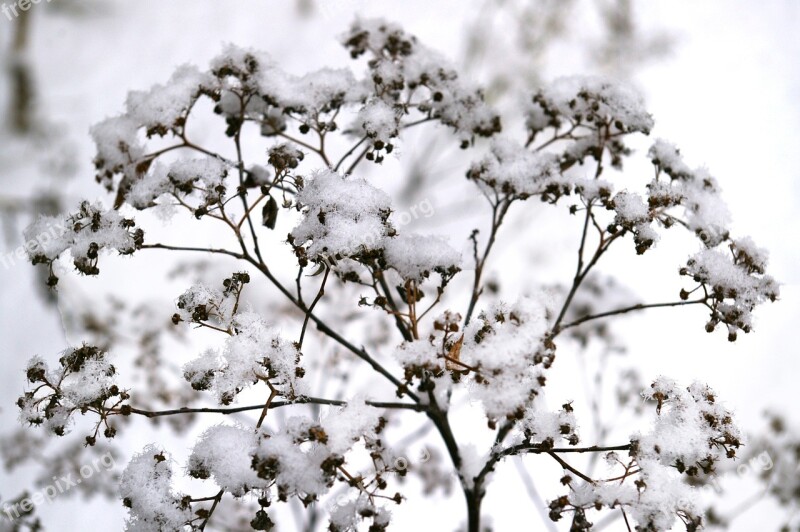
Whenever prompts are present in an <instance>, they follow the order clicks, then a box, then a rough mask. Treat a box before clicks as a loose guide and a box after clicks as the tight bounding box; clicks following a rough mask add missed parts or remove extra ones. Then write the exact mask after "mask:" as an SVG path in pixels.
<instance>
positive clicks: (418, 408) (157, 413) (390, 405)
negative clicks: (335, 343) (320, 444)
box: [111, 397, 427, 418]
mask: <svg viewBox="0 0 800 532" xmlns="http://www.w3.org/2000/svg"><path fill="white" fill-rule="evenodd" d="M365 402H366V404H368V405H369V406H374V407H375V408H386V409H389V410H414V411H415V412H424V411H426V410H427V406H426V405H421V404H416V403H396V402H382V401H365ZM304 404H315V405H330V406H346V405H347V401H339V400H336V399H321V398H318V397H302V398H300V399H297V400H295V401H272V402H271V403H269V404H268V405H267V404H258V405H248V406H235V407H230V408H188V407H182V408H175V409H172V410H142V409H140V408H133V407H131V408H130V413H131V414H136V415H139V416H144V417H147V418H154V417H162V416H175V415H179V414H224V415H230V414H236V413H239V412H248V411H251V410H263V409H264V407H265V406H269V410H272V409H274V408H281V407H284V406H292V405H304ZM111 411H112V412H114V413H116V414H120V415H122V409H121V408H114V409H112V410H111Z"/></svg>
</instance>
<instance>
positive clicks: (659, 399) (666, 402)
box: [550, 377, 742, 531]
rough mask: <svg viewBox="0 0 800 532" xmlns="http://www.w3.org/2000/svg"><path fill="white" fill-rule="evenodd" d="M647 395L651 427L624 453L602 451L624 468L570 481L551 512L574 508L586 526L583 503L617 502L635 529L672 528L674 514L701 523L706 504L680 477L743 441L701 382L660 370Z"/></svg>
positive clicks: (557, 514)
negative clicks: (682, 382)
mask: <svg viewBox="0 0 800 532" xmlns="http://www.w3.org/2000/svg"><path fill="white" fill-rule="evenodd" d="M645 397H646V398H647V399H650V400H652V401H654V402H655V403H656V413H657V416H656V421H655V424H654V427H653V430H652V431H651V432H650V433H648V434H636V435H634V436H633V437H632V440H631V446H630V450H629V457H630V460H629V461H625V460H623V459H622V457H621V456H619V455H617V453H616V452H612V453H609V455H608V456H607V461H608V463H609V464H610V465H612V466H613V465H617V466H619V465H621V466H623V467H624V470H625V474H624V475H623V476H621V477H619V478H614V479H612V480H609V481H597V482H592V483H589V482H584V483H578V482H574V481H569V482H568V484H569V486H570V490H571V493H570V494H569V495H566V496H563V497H561V498H558V499H556V500H554V501H552V502H551V504H550V516H551V518H552V519H554V520H558V519H560V518H561V517H562V514H563V513H564V512H565V511H571V512H575V514H576V516H578V517H576V521H575V522H577V524H578V526H579V528H578V530H590V529H591V526H592V524H591V522H589V520H588V519H587V518H586V517H585V512H586V511H588V510H590V509H595V510H600V509H602V508H604V507H607V508H618V507H622V508H624V509H625V511H626V513H627V514H628V515H629V516H630V517H631V518H632V519H633V521H634V522H635V523H636V524H637V530H652V531H657V530H671V529H672V527H673V526H674V525H675V523H676V522H677V521H679V520H680V521H682V522H683V524H684V526H685V527H686V529H687V530H689V531H695V530H699V528H700V527H701V526H702V524H703V518H702V516H703V512H702V509H701V508H700V505H699V504H698V503H699V500H698V497H697V495H696V493H695V492H696V491H697V488H694V487H692V486H691V485H690V484H688V483H685V482H681V481H680V480H681V477H698V476H703V475H710V474H712V473H713V472H714V471H715V470H716V467H717V465H718V464H719V462H720V461H722V460H724V459H733V458H734V457H735V456H736V451H737V449H738V448H739V447H740V446H741V445H742V441H741V440H742V436H741V434H740V431H739V429H738V427H737V426H736V425H735V424H734V423H733V420H732V416H731V413H730V412H729V411H728V410H726V409H725V408H724V407H723V406H722V405H720V404H719V402H718V400H717V397H716V395H715V394H714V392H713V390H711V389H710V388H709V387H708V386H706V385H703V384H700V383H694V384H692V385H691V386H690V387H689V388H682V387H680V386H678V385H677V384H676V383H675V382H674V381H671V380H669V379H666V378H663V377H662V378H659V379H658V380H656V381H655V382H654V383H653V384H652V386H651V388H650V390H648V391H647V393H646V394H645ZM573 529H574V528H573Z"/></svg>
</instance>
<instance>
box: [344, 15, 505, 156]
mask: <svg viewBox="0 0 800 532" xmlns="http://www.w3.org/2000/svg"><path fill="white" fill-rule="evenodd" d="M342 42H343V43H344V45H345V46H346V47H347V49H348V50H350V55H351V56H352V57H353V58H356V57H359V56H361V55H364V54H366V55H367V56H368V57H369V62H368V65H369V73H370V81H371V86H370V87H369V88H370V91H371V92H374V93H375V95H376V98H377V99H376V100H372V101H371V102H369V103H368V104H367V105H366V106H365V107H364V110H363V111H362V113H360V114H359V119H358V121H357V124H356V125H357V126H358V127H359V128H361V129H362V130H363V131H365V132H366V134H367V136H368V137H369V138H370V139H371V140H372V142H373V148H374V151H371V152H370V153H371V154H373V155H374V156H377V155H376V154H375V152H381V151H382V150H386V151H390V149H387V148H388V147H389V146H390V145H391V144H390V142H389V141H390V140H391V139H392V138H394V137H396V136H397V134H398V123H399V120H397V117H398V116H402V115H405V114H407V113H408V111H409V109H412V108H416V110H417V111H419V112H420V113H422V114H423V116H425V117H427V118H428V119H433V120H438V121H439V122H441V123H442V124H444V125H446V126H450V127H451V128H453V130H454V131H455V135H456V136H457V138H459V139H460V140H461V147H462V148H466V147H467V146H469V144H470V142H471V141H472V139H473V138H474V137H475V136H476V135H477V136H482V137H490V136H492V135H494V134H495V133H498V132H499V131H500V129H501V125H500V117H499V116H498V115H497V114H496V113H495V112H494V111H492V109H491V108H490V107H489V106H487V105H486V103H485V102H484V99H483V94H482V93H481V91H480V90H478V89H476V88H473V87H470V86H469V85H468V84H466V83H464V82H463V81H462V80H460V79H459V77H458V73H457V72H456V71H455V70H454V69H453V68H452V66H450V64H449V62H448V61H446V60H445V59H444V58H443V57H441V56H440V55H439V54H437V53H435V52H433V51H432V50H429V49H428V48H426V47H425V46H424V45H422V44H420V43H419V42H417V39H416V38H415V37H414V36H413V35H409V34H408V33H406V32H405V31H404V30H403V29H402V28H400V27H399V26H397V25H395V24H390V23H388V22H386V21H384V20H379V19H370V20H357V21H356V22H355V23H353V25H352V26H351V27H350V30H349V31H348V32H347V33H346V34H345V35H344V36H343V38H342ZM376 160H377V159H376Z"/></svg>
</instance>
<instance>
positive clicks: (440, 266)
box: [384, 233, 462, 282]
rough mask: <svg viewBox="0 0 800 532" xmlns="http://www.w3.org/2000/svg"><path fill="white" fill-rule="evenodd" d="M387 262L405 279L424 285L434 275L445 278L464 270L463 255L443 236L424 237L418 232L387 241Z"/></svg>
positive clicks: (385, 254) (385, 250)
mask: <svg viewBox="0 0 800 532" xmlns="http://www.w3.org/2000/svg"><path fill="white" fill-rule="evenodd" d="M384 258H385V259H386V263H387V264H388V265H389V266H390V267H391V268H393V269H394V270H395V271H397V273H399V274H400V277H402V278H403V279H405V280H414V281H417V282H422V281H423V280H424V279H426V278H427V277H428V276H429V275H430V273H431V272H436V273H438V274H440V275H441V276H442V277H443V278H449V277H452V275H453V274H454V273H455V272H457V271H458V270H459V269H460V268H461V262H462V258H461V253H460V252H458V251H456V250H455V249H453V248H452V247H450V245H449V244H448V243H447V239H445V238H443V237H440V236H423V235H418V234H415V233H409V234H400V235H398V236H395V237H393V238H388V239H386V244H385V246H384Z"/></svg>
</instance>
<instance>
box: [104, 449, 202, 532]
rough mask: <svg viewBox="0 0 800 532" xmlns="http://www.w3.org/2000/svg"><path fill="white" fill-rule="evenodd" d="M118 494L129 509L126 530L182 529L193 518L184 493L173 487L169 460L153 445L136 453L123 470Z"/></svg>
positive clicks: (146, 531) (156, 530)
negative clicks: (182, 500)
mask: <svg viewBox="0 0 800 532" xmlns="http://www.w3.org/2000/svg"><path fill="white" fill-rule="evenodd" d="M119 495H120V497H121V498H122V499H123V502H124V503H125V505H126V506H127V507H128V509H129V518H128V521H127V522H126V523H125V530H128V531H130V532H158V531H160V530H182V529H183V525H184V523H186V522H188V521H189V520H191V519H192V512H191V510H190V508H189V506H188V505H184V504H183V503H182V502H181V499H182V498H183V495H182V494H180V493H175V492H174V491H173V490H172V460H171V459H170V458H168V456H167V455H166V454H165V453H164V452H163V451H162V450H160V449H159V448H157V447H156V446H155V445H148V446H146V447H145V448H144V449H143V450H142V451H141V452H140V453H139V454H137V455H135V456H134V457H133V458H132V459H131V461H130V462H129V463H128V465H127V467H126V468H125V470H124V471H123V473H122V478H121V480H120V484H119Z"/></svg>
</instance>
